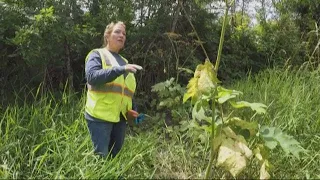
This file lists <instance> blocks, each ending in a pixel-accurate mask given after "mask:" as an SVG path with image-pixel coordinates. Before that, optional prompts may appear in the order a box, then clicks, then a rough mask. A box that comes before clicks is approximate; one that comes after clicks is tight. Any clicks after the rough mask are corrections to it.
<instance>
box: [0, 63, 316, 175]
mask: <svg viewBox="0 0 320 180" xmlns="http://www.w3.org/2000/svg"><path fill="white" fill-rule="evenodd" d="M319 80H320V72H319V71H314V72H308V71H302V70H301V71H293V70H290V69H287V70H267V71H265V72H262V73H260V74H259V75H257V76H255V77H249V78H248V79H246V80H242V81H239V82H237V83H235V84H234V85H233V86H232V87H229V88H232V89H236V90H240V91H242V92H243V93H244V95H243V96H242V98H241V99H243V100H246V101H249V102H261V103H264V104H266V105H268V109H267V115H265V116H264V117H261V118H260V119H257V120H258V121H259V123H260V124H266V125H272V126H277V127H281V128H282V130H283V131H285V132H287V133H288V134H290V135H292V136H294V138H295V139H297V140H298V141H299V142H301V144H302V146H303V147H304V148H305V149H307V150H308V151H307V153H305V154H301V159H300V160H298V159H294V158H293V157H291V156H285V154H284V153H283V152H282V151H281V150H280V149H275V150H274V151H273V152H272V154H271V159H270V161H271V163H272V164H273V165H274V169H273V170H272V171H271V172H272V173H271V176H272V177H273V178H283V179H284V178H285V179H293V178H299V179H301V178H320V171H319V167H320V160H319V159H320V145H319V141H320V110H319V102H320V96H319V93H318V92H319V89H320V83H319ZM29 95H31V97H32V98H30V97H29V100H28V103H27V102H23V103H14V104H12V105H9V106H7V107H6V108H2V109H1V112H0V128H1V129H0V130H1V131H0V137H1V139H0V178H19V179H20V178H32V179H35V178H39V179H40V178H41V179H42V178H47V179H49V178H50V179H53V178H55V179H62V178H68V179H71V178H76V179H79V178H81V179H87V178H90V179H91V178H92V179H98V178H109V179H114V178H117V177H119V176H122V177H124V178H127V179H142V178H158V179H169V178H170V179H196V178H202V177H203V175H204V171H205V167H206V164H207V163H208V157H209V152H208V144H206V145H204V144H203V143H200V142H197V141H187V140H186V139H185V138H184V136H185V134H182V133H180V132H178V131H176V130H174V131H167V130H166V129H165V128H164V126H160V125H159V124H161V122H159V121H158V119H157V118H153V119H152V118H151V119H147V122H145V124H143V125H141V126H140V127H136V128H131V127H129V128H128V131H127V137H126V140H125V144H124V147H123V149H122V150H121V152H120V154H119V156H117V157H116V158H114V159H112V160H106V159H100V158H99V157H97V156H95V155H94V154H93V152H92V144H91V141H90V136H89V134H88V130H87V126H86V121H85V119H84V117H83V105H84V98H83V97H81V98H77V97H76V96H74V95H70V96H67V95H66V94H63V96H61V98H56V97H53V95H51V94H47V95H43V96H41V97H40V96H39V95H33V94H32V93H30V94H29ZM30 99H33V100H32V101H31V102H30ZM244 112H245V111H244ZM155 113H156V112H152V110H151V111H150V112H148V114H150V115H152V114H155ZM239 115H242V116H243V117H248V118H250V116H249V115H247V114H245V113H241V112H239ZM255 119H256V118H255ZM187 133H188V132H187ZM168 135H169V136H168ZM258 171H259V169H257V168H250V167H248V169H247V170H245V172H243V173H241V175H240V178H258V177H259V176H258ZM214 173H215V174H214V178H223V177H225V178H229V177H230V175H229V174H228V173H227V172H225V171H223V170H222V169H215V171H214Z"/></svg>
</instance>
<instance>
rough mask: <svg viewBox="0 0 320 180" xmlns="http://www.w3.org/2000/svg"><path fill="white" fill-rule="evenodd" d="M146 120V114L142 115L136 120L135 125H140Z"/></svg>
mask: <svg viewBox="0 0 320 180" xmlns="http://www.w3.org/2000/svg"><path fill="white" fill-rule="evenodd" d="M144 118H145V114H142V113H140V114H139V115H138V117H137V118H136V119H135V120H134V123H135V124H140V123H141V122H142V121H143V120H144Z"/></svg>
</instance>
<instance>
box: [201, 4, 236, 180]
mask: <svg viewBox="0 0 320 180" xmlns="http://www.w3.org/2000/svg"><path fill="white" fill-rule="evenodd" d="M225 2H226V11H225V14H224V19H223V24H222V30H221V36H220V42H219V49H218V56H217V60H216V65H215V67H214V70H215V72H216V73H217V72H218V69H219V63H220V60H221V54H222V47H223V42H224V34H225V31H226V26H227V20H228V11H229V7H230V6H231V5H232V4H233V3H234V0H232V1H231V4H228V0H225ZM216 93H217V87H215V88H214V94H213V97H212V107H211V108H212V122H211V128H212V129H211V138H210V143H211V147H210V152H211V154H210V160H209V163H208V166H207V169H206V175H205V179H209V177H210V175H211V171H212V164H213V161H214V154H215V153H214V149H213V140H214V136H215V134H214V130H215V122H216V121H215V118H216V101H215V96H216Z"/></svg>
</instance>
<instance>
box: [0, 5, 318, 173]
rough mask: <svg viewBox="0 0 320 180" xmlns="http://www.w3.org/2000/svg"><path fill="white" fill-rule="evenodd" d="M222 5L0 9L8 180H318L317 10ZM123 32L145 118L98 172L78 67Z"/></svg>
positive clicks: (0, 119) (1, 115)
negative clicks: (114, 24) (112, 29)
mask: <svg viewBox="0 0 320 180" xmlns="http://www.w3.org/2000/svg"><path fill="white" fill-rule="evenodd" d="M231 1H232V0H231ZM224 2H228V1H227V0H226V1H224V0H202V1H200V0H192V1H187V0H161V1H151V0H123V1H116V0H93V1H86V0H44V1H36V0H0V14H1V16H0V48H1V49H0V52H1V55H0V60H1V65H0V96H1V99H0V135H1V137H3V138H2V140H1V141H0V154H1V155H0V177H2V178H117V177H119V176H124V177H128V178H184V179H186V178H204V177H214V178H232V177H239V178H257V177H259V176H260V178H262V179H265V178H270V177H271V178H274V177H277V178H307V179H309V178H319V177H320V174H319V172H318V168H317V167H318V166H319V163H320V161H319V160H317V159H318V157H319V145H318V144H317V142H318V140H319V133H318V132H319V127H320V126H319V124H320V123H319V119H320V118H319V117H320V114H319V110H318V109H319V108H316V107H317V105H318V102H319V101H318V98H317V97H318V94H317V89H318V88H319V86H318V83H315V82H317V81H318V80H319V77H320V76H319V63H320V49H319V46H320V37H319V29H318V25H319V21H320V17H319V14H320V2H318V1H317V0H310V1H306V0H295V1H292V0H272V1H271V0H248V1H246V0H239V1H232V2H235V3H234V4H232V3H231V4H232V5H231V6H230V7H229V6H227V7H228V8H226V7H225V4H224ZM253 6H255V10H256V13H255V14H251V11H252V7H253ZM224 9H229V10H230V11H229V15H228V16H227V15H223V12H224V11H223V10H224ZM225 12H227V11H225ZM118 20H120V21H124V22H125V23H126V25H127V35H128V36H127V42H126V46H125V48H124V50H123V51H122V52H121V53H122V54H123V55H124V56H125V57H127V58H128V59H129V61H131V62H132V63H136V64H139V65H141V66H143V67H144V70H143V71H141V72H138V73H137V74H136V77H137V80H138V91H137V94H136V99H135V101H136V102H137V103H138V106H139V111H141V112H145V113H148V115H147V117H148V119H147V120H146V122H145V123H144V124H142V125H140V126H136V127H129V132H128V135H129V136H128V138H127V140H126V145H125V147H124V150H123V152H122V153H120V155H119V156H117V158H115V159H112V160H108V159H107V160H102V159H99V158H97V157H96V156H94V154H93V153H92V152H91V151H90V150H91V149H92V147H91V144H90V140H89V137H88V134H87V133H88V132H87V129H86V127H85V120H84V117H83V110H84V109H83V105H84V100H85V98H84V95H85V93H84V92H85V78H84V59H85V57H86V55H87V53H88V52H89V51H90V50H91V49H93V48H99V47H101V46H102V35H103V31H104V28H105V26H106V25H107V24H108V23H109V22H111V21H118ZM226 24H227V25H226ZM220 35H221V37H224V38H221V37H220ZM222 42H224V44H223V45H222ZM218 46H219V48H218ZM220 48H221V49H220ZM218 49H219V50H218ZM221 52H222V53H221ZM218 67H219V71H218ZM193 70H195V72H193ZM230 88H231V89H230ZM234 88H235V89H237V90H232V89H234ZM188 100H190V101H188ZM239 100H240V101H239ZM249 102H257V103H249ZM239 109H241V110H239ZM250 109H251V110H253V111H250ZM137 134H139V135H138V136H136V135H137ZM279 147H281V148H279ZM280 149H282V150H283V151H280ZM210 150H211V152H212V153H211V154H208V152H209V151H210ZM230 154H233V155H230ZM253 157H255V159H253ZM257 160H258V161H257ZM212 165H214V167H212ZM205 167H207V171H205ZM245 167H249V168H246V169H245ZM288 167H290V168H288ZM211 170H214V172H213V173H212V172H211ZM226 170H227V171H226Z"/></svg>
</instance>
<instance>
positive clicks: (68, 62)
mask: <svg viewBox="0 0 320 180" xmlns="http://www.w3.org/2000/svg"><path fill="white" fill-rule="evenodd" d="M64 48H65V53H66V62H65V63H66V67H67V76H68V78H67V83H68V84H67V85H68V90H69V92H73V69H72V67H71V57H70V46H69V44H68V41H67V38H66V37H65V43H64Z"/></svg>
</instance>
